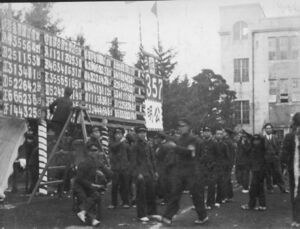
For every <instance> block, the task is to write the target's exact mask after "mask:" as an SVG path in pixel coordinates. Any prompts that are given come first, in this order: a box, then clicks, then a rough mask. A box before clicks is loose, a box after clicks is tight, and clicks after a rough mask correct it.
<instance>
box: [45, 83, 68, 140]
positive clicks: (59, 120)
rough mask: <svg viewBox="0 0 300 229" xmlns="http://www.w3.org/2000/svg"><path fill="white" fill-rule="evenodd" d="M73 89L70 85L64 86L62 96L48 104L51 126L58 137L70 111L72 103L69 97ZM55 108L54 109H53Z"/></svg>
mask: <svg viewBox="0 0 300 229" xmlns="http://www.w3.org/2000/svg"><path fill="white" fill-rule="evenodd" d="M72 94H73V90H72V88H70V87H66V88H65V92H64V97H60V98H57V99H56V100H54V102H53V103H51V104H50V106H49V109H50V113H51V114H53V117H52V120H51V127H52V129H53V131H54V132H55V135H56V136H57V137H58V136H59V134H60V132H61V131H62V129H63V127H64V125H65V122H66V121H67V119H68V117H69V115H70V112H71V111H72V107H73V103H72V100H71V99H70V97H71V95H72ZM55 108H56V109H55Z"/></svg>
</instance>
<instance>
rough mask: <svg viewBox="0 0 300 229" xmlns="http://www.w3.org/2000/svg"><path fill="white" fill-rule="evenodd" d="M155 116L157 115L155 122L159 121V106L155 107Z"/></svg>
mask: <svg viewBox="0 0 300 229" xmlns="http://www.w3.org/2000/svg"><path fill="white" fill-rule="evenodd" d="M154 117H155V122H159V121H160V109H159V107H156V108H155V113H154Z"/></svg>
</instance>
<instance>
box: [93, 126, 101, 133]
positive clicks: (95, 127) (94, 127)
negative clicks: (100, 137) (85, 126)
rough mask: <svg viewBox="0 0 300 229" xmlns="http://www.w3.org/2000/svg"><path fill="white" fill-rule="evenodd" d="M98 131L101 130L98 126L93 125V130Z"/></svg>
mask: <svg viewBox="0 0 300 229" xmlns="http://www.w3.org/2000/svg"><path fill="white" fill-rule="evenodd" d="M96 131H99V132H100V129H99V127H98V126H93V127H92V132H96Z"/></svg>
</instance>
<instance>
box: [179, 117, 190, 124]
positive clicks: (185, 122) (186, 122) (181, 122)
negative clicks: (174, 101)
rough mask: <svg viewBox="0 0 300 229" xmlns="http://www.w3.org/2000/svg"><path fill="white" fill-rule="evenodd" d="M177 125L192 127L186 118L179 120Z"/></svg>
mask: <svg viewBox="0 0 300 229" xmlns="http://www.w3.org/2000/svg"><path fill="white" fill-rule="evenodd" d="M177 124H178V126H185V125H188V126H190V125H191V123H190V121H189V120H188V119H187V118H184V117H182V118H179V119H178V122H177Z"/></svg>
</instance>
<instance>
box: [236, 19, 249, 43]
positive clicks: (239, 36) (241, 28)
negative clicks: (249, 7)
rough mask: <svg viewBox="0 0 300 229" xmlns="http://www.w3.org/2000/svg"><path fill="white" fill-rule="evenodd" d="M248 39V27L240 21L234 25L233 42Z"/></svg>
mask: <svg viewBox="0 0 300 229" xmlns="http://www.w3.org/2000/svg"><path fill="white" fill-rule="evenodd" d="M247 38H248V25H247V23H246V22H243V21H239V22H236V23H235V24H234V25H233V40H245V39H247Z"/></svg>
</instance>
